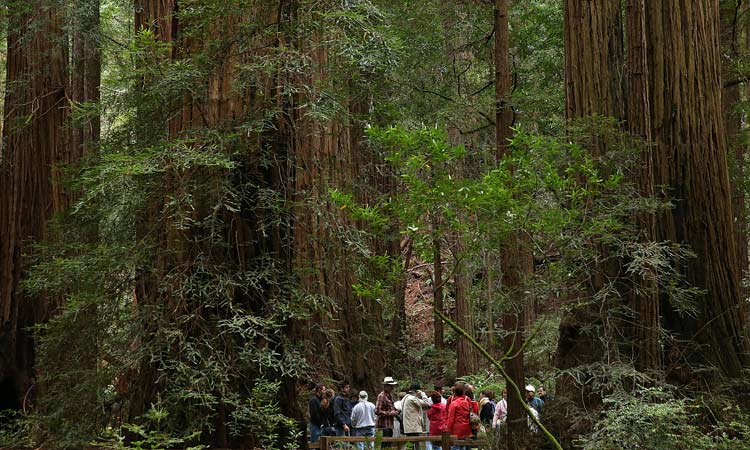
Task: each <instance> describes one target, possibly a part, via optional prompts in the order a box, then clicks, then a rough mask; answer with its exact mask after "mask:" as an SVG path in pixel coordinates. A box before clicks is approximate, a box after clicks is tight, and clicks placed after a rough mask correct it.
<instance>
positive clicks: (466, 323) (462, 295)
mask: <svg viewBox="0 0 750 450" xmlns="http://www.w3.org/2000/svg"><path fill="white" fill-rule="evenodd" d="M453 253H454V255H456V258H458V260H457V261H456V270H455V272H454V274H453V283H454V288H455V299H456V309H455V311H454V319H455V321H456V323H457V324H458V326H460V327H461V328H462V329H464V330H466V331H467V332H469V333H470V334H472V335H473V334H474V331H473V330H474V309H473V308H472V302H471V298H470V297H469V288H470V283H471V278H470V277H469V274H468V267H467V265H466V261H464V260H462V259H461V258H462V253H463V245H462V242H461V238H460V236H454V252H453ZM478 364H479V360H478V359H477V355H476V352H475V351H474V347H473V346H472V345H471V343H470V342H469V341H468V340H467V339H466V338H464V337H463V336H459V337H458V338H457V339H456V376H457V377H461V376H463V375H470V374H474V373H476V372H477V369H478Z"/></svg>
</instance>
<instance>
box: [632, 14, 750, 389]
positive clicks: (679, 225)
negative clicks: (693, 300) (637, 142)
mask: <svg viewBox="0 0 750 450" xmlns="http://www.w3.org/2000/svg"><path fill="white" fill-rule="evenodd" d="M648 8H649V11H648V12H649V13H648V14H647V33H646V35H647V36H648V38H649V42H648V43H649V66H650V67H651V68H652V71H651V72H650V78H651V92H652V99H651V110H652V126H653V127H654V138H655V140H656V148H655V152H654V171H655V184H656V185H666V186H669V192H668V194H669V197H670V199H671V200H672V201H673V202H674V205H675V206H674V208H673V209H672V210H671V211H669V212H667V213H665V214H663V215H662V217H660V219H659V220H658V222H657V223H658V226H657V233H658V238H659V240H670V241H673V242H676V243H681V244H687V245H689V246H690V248H691V249H692V250H693V251H694V252H695V253H696V255H697V257H696V258H694V259H691V260H689V261H688V262H687V263H686V264H685V267H684V268H683V272H684V275H685V277H686V279H687V281H688V282H689V283H690V284H691V285H692V286H695V287H698V288H701V289H705V292H706V293H705V295H702V296H701V297H700V298H699V299H698V303H697V306H698V308H699V310H700V311H699V314H698V317H697V318H691V317H688V316H684V315H680V314H678V313H677V312H676V311H675V309H674V308H673V307H672V306H670V305H668V304H667V305H664V309H663V316H664V322H665V323H664V325H665V327H666V328H667V329H668V330H669V331H671V332H673V333H675V334H676V335H677V336H678V337H679V338H682V339H687V340H691V341H694V342H697V343H699V344H700V345H701V346H702V348H697V349H677V351H672V352H670V355H682V354H684V355H686V356H687V358H688V359H690V360H701V361H709V362H713V363H715V364H716V365H717V366H718V367H719V368H720V369H721V371H722V372H723V373H724V374H726V375H730V376H739V374H740V371H741V369H742V368H743V367H746V366H747V365H748V362H749V361H748V358H750V356H748V355H750V353H749V352H748V350H749V348H748V342H747V337H746V323H745V319H744V317H743V315H742V314H741V308H740V305H741V298H740V271H739V268H738V264H737V262H738V256H737V245H736V242H735V239H734V236H735V234H734V223H733V212H732V198H731V187H730V184H729V174H728V170H727V147H726V138H725V131H724V124H723V121H722V109H721V94H722V93H721V90H722V85H721V75H720V67H721V66H720V64H721V60H720V46H719V29H718V27H719V8H718V2H717V1H715V0H697V1H695V2H691V3H690V4H685V3H684V2H682V1H679V0H665V1H663V2H649V3H648ZM717 349H723V350H722V351H717ZM669 362H670V363H672V364H677V363H679V361H675V360H674V359H672V360H670V361H669Z"/></svg>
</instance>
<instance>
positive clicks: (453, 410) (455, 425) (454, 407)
mask: <svg viewBox="0 0 750 450" xmlns="http://www.w3.org/2000/svg"><path fill="white" fill-rule="evenodd" d="M471 410H472V407H471V403H470V402H469V399H468V398H467V397H466V396H465V395H464V385H463V384H456V386H454V387H453V397H452V399H451V402H450V404H449V405H448V418H447V420H446V422H445V429H446V431H448V432H449V433H450V434H452V435H454V436H456V437H457V438H459V439H467V438H470V437H471V425H470V424H469V413H470V412H471Z"/></svg>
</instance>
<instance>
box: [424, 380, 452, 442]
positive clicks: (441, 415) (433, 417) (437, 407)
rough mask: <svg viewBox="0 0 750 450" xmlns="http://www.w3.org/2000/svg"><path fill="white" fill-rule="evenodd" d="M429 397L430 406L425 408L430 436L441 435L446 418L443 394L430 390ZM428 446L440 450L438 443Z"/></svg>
mask: <svg viewBox="0 0 750 450" xmlns="http://www.w3.org/2000/svg"><path fill="white" fill-rule="evenodd" d="M430 399H432V406H430V409H428V410H427V418H428V419H430V436H441V435H442V434H443V431H445V418H446V415H445V405H443V396H442V395H440V393H439V392H438V391H432V392H430ZM430 447H432V448H433V449H435V450H440V443H439V442H438V443H437V444H436V443H433V444H432V446H429V445H428V446H427V448H428V449H429V448H430ZM447 450H450V449H447Z"/></svg>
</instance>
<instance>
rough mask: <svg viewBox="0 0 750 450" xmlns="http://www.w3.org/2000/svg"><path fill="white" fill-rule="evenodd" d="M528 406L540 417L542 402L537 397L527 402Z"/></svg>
mask: <svg viewBox="0 0 750 450" xmlns="http://www.w3.org/2000/svg"><path fill="white" fill-rule="evenodd" d="M528 404H529V406H531V407H532V408H534V409H536V412H538V413H539V415H540V416H541V415H542V406H544V400H542V399H541V398H539V397H532V398H531V399H530V400H529V401H528Z"/></svg>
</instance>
